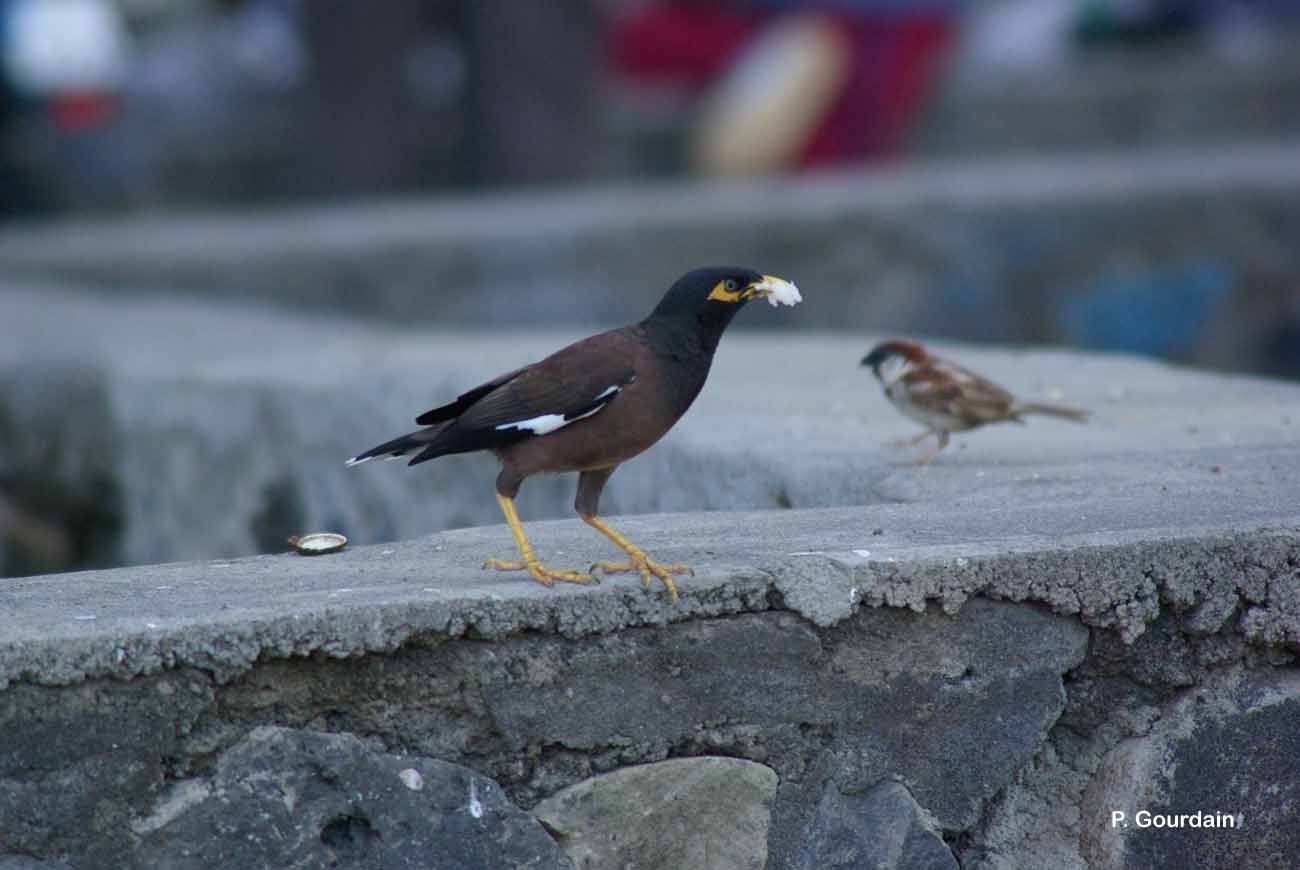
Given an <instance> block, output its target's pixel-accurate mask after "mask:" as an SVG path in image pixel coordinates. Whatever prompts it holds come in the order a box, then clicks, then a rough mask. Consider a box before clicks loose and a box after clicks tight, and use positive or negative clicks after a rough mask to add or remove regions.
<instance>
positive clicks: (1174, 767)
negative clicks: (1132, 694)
mask: <svg viewBox="0 0 1300 870" xmlns="http://www.w3.org/2000/svg"><path fill="white" fill-rule="evenodd" d="M1297 722H1300V672H1296V671H1294V670H1285V671H1282V670H1280V671H1274V672H1264V673H1251V672H1246V671H1241V670H1236V669H1234V670H1231V671H1228V672H1226V673H1224V674H1222V675H1221V676H1219V677H1218V678H1216V679H1213V680H1210V681H1208V682H1207V683H1206V684H1204V685H1202V686H1200V687H1198V688H1197V689H1195V690H1193V691H1191V692H1189V693H1188V694H1187V695H1186V696H1185V697H1183V698H1182V699H1180V700H1179V701H1177V702H1176V703H1175V704H1173V705H1172V706H1171V707H1170V708H1169V709H1167V710H1165V711H1164V713H1163V715H1162V716H1161V717H1160V719H1159V721H1157V722H1156V723H1155V725H1154V726H1153V727H1152V728H1151V730H1150V733H1148V734H1146V735H1144V736H1138V737H1133V738H1130V739H1128V740H1125V741H1123V742H1122V743H1120V744H1119V745H1118V746H1116V747H1115V748H1114V749H1113V750H1111V751H1110V752H1109V753H1108V754H1107V755H1106V757H1105V759H1104V760H1103V762H1102V764H1101V766H1100V768H1099V769H1098V771H1097V772H1096V774H1095V775H1094V777H1093V780H1092V783H1091V784H1090V785H1089V787H1088V790H1087V793H1086V796H1085V799H1084V802H1083V806H1082V821H1081V826H1080V828H1081V851H1082V854H1083V856H1084V858H1085V859H1086V860H1087V861H1088V862H1089V864H1090V866H1105V867H1126V868H1133V870H1138V868H1147V867H1186V868H1189V870H1202V868H1204V870H1211V868H1216V870H1217V868H1241V867H1250V868H1252V870H1254V868H1260V870H1286V868H1291V867H1294V866H1295V864H1296V857H1297V856H1300V826H1298V825H1297V820H1300V728H1297V725H1296V723H1297ZM1113 813H1123V814H1124V816H1123V817H1122V818H1120V819H1118V820H1117V819H1116V817H1114V816H1113V815H1112V814H1113ZM1142 813H1147V814H1149V815H1148V816H1146V817H1144V816H1143V815H1141V814H1142ZM1162 822H1163V823H1164V825H1163V826H1162ZM1225 825H1226V826H1225Z"/></svg>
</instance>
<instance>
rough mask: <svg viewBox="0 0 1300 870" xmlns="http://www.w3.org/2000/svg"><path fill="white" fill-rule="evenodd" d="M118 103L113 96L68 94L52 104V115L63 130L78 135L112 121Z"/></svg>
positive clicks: (88, 93)
mask: <svg viewBox="0 0 1300 870" xmlns="http://www.w3.org/2000/svg"><path fill="white" fill-rule="evenodd" d="M116 110H117V101H116V100H115V99H114V98H113V95H112V94H105V93H91V92H87V93H67V94H60V95H59V96H58V97H56V98H54V100H53V101H52V102H51V104H50V114H51V115H53V117H54V123H55V124H56V125H57V126H58V127H59V129H61V130H65V131H67V132H69V133H78V132H81V131H84V130H90V129H92V128H95V127H99V126H101V125H103V124H106V123H108V122H109V121H110V120H112V118H113V115H114V114H115V113H116Z"/></svg>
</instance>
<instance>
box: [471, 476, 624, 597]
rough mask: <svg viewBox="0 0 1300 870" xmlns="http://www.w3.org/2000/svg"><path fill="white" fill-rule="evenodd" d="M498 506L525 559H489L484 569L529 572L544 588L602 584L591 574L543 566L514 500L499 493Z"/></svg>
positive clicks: (484, 564) (520, 553)
mask: <svg viewBox="0 0 1300 870" xmlns="http://www.w3.org/2000/svg"><path fill="white" fill-rule="evenodd" d="M497 504H499V505H501V513H503V514H504V515H505V518H506V525H507V526H509V527H510V534H511V536H512V537H514V539H515V547H516V548H517V549H518V550H519V555H520V556H522V557H523V558H522V559H488V560H487V561H486V562H484V563H483V567H484V568H495V569H496V570H498V571H527V572H528V573H529V574H532V575H533V579H534V580H536V581H537V582H538V583H541V584H542V585H543V586H554V585H555V582H556V581H557V580H558V581H560V582H561V583H599V582H600V581H599V580H597V579H596V578H595V577H593V576H592V575H591V574H583V573H582V572H580V571H553V570H551V569H550V568H547V567H545V566H543V565H542V563H541V562H539V561H538V560H537V557H536V556H535V555H533V548H532V545H531V544H529V543H528V536H527V535H525V534H524V527H523V524H522V523H520V522H519V514H518V513H517V512H516V511H515V502H514V499H512V498H509V497H507V496H504V495H501V494H500V493H497Z"/></svg>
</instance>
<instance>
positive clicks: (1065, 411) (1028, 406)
mask: <svg viewBox="0 0 1300 870" xmlns="http://www.w3.org/2000/svg"><path fill="white" fill-rule="evenodd" d="M1013 413H1015V414H1016V415H1017V416H1019V415H1022V414H1043V415H1045V416H1048V417H1057V418H1059V419H1061V420H1069V421H1071V422H1074V423H1086V422H1088V416H1089V412H1088V411H1085V410H1083V409H1082V408H1071V407H1069V406H1067V405H1049V404H1047V403H1045V402H1023V403H1021V404H1018V405H1016V406H1015V408H1014V410H1013Z"/></svg>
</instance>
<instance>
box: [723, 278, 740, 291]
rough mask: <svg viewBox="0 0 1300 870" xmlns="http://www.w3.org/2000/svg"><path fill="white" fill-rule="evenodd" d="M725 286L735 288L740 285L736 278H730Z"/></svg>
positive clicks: (729, 288)
mask: <svg viewBox="0 0 1300 870" xmlns="http://www.w3.org/2000/svg"><path fill="white" fill-rule="evenodd" d="M723 286H724V287H726V288H727V289H728V290H735V289H737V288H738V287H740V285H739V284H737V283H736V281H735V279H734V278H728V279H727V283H726V284H724V285H723Z"/></svg>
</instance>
